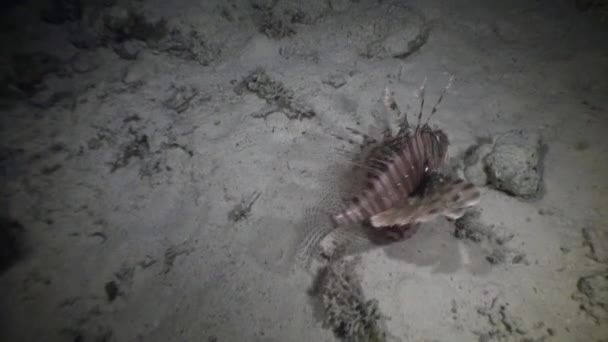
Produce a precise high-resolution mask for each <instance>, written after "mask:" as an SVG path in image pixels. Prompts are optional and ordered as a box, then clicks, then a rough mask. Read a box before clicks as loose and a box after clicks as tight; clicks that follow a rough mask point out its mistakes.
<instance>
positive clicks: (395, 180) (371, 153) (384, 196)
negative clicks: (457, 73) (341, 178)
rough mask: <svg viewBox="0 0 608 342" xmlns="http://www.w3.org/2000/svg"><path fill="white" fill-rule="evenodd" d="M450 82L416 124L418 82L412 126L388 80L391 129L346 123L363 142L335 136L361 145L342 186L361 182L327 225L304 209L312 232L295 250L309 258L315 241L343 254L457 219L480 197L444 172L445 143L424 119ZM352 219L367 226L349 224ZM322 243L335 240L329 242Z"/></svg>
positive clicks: (317, 245)
mask: <svg viewBox="0 0 608 342" xmlns="http://www.w3.org/2000/svg"><path fill="white" fill-rule="evenodd" d="M451 83H452V79H450V82H449V83H448V85H447V86H446V87H445V88H444V89H443V91H442V92H441V94H440V95H439V98H438V99H437V101H436V103H435V104H434V105H433V107H432V109H431V112H430V114H429V115H428V117H427V119H426V122H425V123H424V124H422V123H421V122H422V113H423V110H424V102H425V98H424V95H425V94H424V92H425V86H424V84H423V85H422V86H421V88H420V89H419V96H420V97H421V103H420V108H419V113H418V122H417V124H416V125H410V122H409V121H408V115H407V113H406V112H405V111H403V112H402V111H401V110H400V108H399V106H398V105H397V102H396V101H395V98H394V94H393V92H392V91H391V90H390V88H388V87H387V88H385V90H384V96H383V102H384V106H385V108H386V111H387V113H388V114H389V115H391V116H393V117H395V119H396V125H395V126H396V128H395V129H393V128H392V127H391V124H390V122H385V125H384V126H385V127H384V130H383V131H382V135H381V137H378V138H375V137H372V136H370V135H368V134H365V133H363V132H360V131H358V130H356V129H353V128H348V127H347V128H346V129H347V130H348V131H350V132H351V133H352V134H354V135H357V136H359V137H362V140H363V142H361V143H357V142H355V141H354V140H353V139H348V138H344V137H341V136H338V135H334V137H336V138H338V139H340V140H343V141H346V142H348V143H350V144H354V145H357V144H358V145H359V147H360V149H361V151H360V153H359V154H357V155H356V157H357V158H356V159H353V160H351V162H352V163H353V164H354V165H355V166H356V168H357V169H358V170H359V171H363V174H362V175H361V176H362V178H361V179H356V180H355V179H348V181H349V182H348V185H349V186H352V185H355V186H357V184H358V185H359V186H361V189H359V190H358V191H357V189H354V190H356V191H355V192H353V195H354V196H353V197H352V198H351V199H350V200H348V201H344V200H343V201H342V203H343V204H345V206H344V208H343V209H341V210H338V211H337V212H333V213H331V214H330V215H329V216H330V217H329V218H330V221H331V224H330V226H331V227H326V226H325V224H324V223H323V221H324V220H323V219H322V217H323V216H322V212H325V210H321V209H318V208H311V209H309V211H308V214H307V217H308V218H307V220H308V221H307V222H305V226H306V227H307V229H312V230H313V231H312V232H310V233H309V234H308V236H307V238H306V239H305V240H304V241H303V243H302V244H301V245H300V248H299V252H298V254H299V255H300V257H302V258H303V259H305V260H308V258H309V257H310V256H312V255H311V253H312V254H316V253H313V252H312V251H313V250H317V251H318V248H321V255H324V256H326V257H328V256H327V249H332V250H333V249H335V248H338V249H342V252H343V253H344V249H345V248H347V249H348V248H351V247H352V246H350V247H349V246H348V245H349V244H351V245H352V244H353V243H355V244H356V245H357V244H360V243H361V242H363V243H364V245H367V243H366V242H373V243H374V244H378V243H380V244H385V243H390V242H394V241H395V240H402V239H405V238H408V237H410V236H411V235H412V234H414V233H415V232H416V231H417V230H418V228H419V225H420V224H421V223H425V222H429V221H432V220H434V219H436V218H437V217H439V216H444V217H447V218H448V219H451V220H456V219H458V218H460V217H462V216H463V215H464V213H465V210H466V209H467V208H468V207H471V206H474V205H476V204H477V203H478V202H479V200H480V193H479V191H478V190H477V189H476V187H475V186H474V185H473V184H471V183H468V182H466V181H464V180H462V179H459V178H457V177H455V176H454V175H453V173H452V172H444V170H445V169H446V168H447V166H448V165H447V164H448V163H447V162H448V159H449V158H448V153H447V150H448V146H449V144H450V142H449V139H448V137H447V135H446V134H445V133H444V132H443V131H442V130H441V129H434V128H432V127H431V126H430V125H429V121H430V119H431V117H432V116H433V114H435V113H436V112H437V110H438V107H439V105H440V104H441V101H442V100H443V97H444V95H445V93H446V92H447V90H448V89H449V87H450V85H451ZM346 153H347V154H350V152H346ZM359 180H360V182H359ZM340 183H341V182H340ZM351 188H352V187H351ZM344 202H346V203H344ZM320 215H321V216H320ZM317 225H320V226H317ZM353 226H359V228H361V227H363V228H365V229H352V228H353ZM344 240H347V241H344ZM328 243H329V244H331V245H333V246H327V244H328ZM336 244H337V245H342V246H336ZM358 247H361V246H358ZM355 249H357V248H355ZM331 254H332V256H330V257H332V258H333V257H335V255H333V252H332V253H331Z"/></svg>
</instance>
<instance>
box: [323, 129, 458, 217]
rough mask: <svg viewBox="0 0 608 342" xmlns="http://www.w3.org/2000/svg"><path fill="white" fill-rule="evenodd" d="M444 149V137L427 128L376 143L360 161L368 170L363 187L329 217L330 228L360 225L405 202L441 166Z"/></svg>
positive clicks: (443, 159) (445, 141)
mask: <svg viewBox="0 0 608 342" xmlns="http://www.w3.org/2000/svg"><path fill="white" fill-rule="evenodd" d="M406 127H407V126H406ZM447 147H448V139H447V136H446V135H445V134H444V133H443V132H442V131H441V130H432V129H431V128H430V127H429V126H428V125H424V126H422V127H417V128H416V130H415V131H414V132H411V133H407V134H398V135H397V136H396V137H392V138H389V139H388V140H386V141H384V142H382V143H380V144H379V145H378V146H377V147H376V148H375V149H374V150H372V151H371V152H370V154H369V155H368V157H367V158H366V161H365V162H364V164H365V167H366V168H367V169H369V170H370V171H369V172H368V174H367V179H366V180H367V184H366V186H365V187H364V189H363V190H362V191H361V192H360V193H359V194H358V195H357V196H355V197H354V198H353V199H352V201H351V203H350V204H349V205H348V206H347V207H346V208H345V209H344V210H342V211H340V212H338V213H336V214H334V215H332V216H331V217H332V221H333V223H334V225H335V226H343V225H353V224H358V223H361V222H364V221H365V220H367V219H369V218H370V217H372V216H374V215H377V214H379V213H381V212H384V211H386V210H388V209H391V208H392V207H394V206H395V205H397V204H398V203H401V202H402V201H404V200H406V199H407V198H408V197H409V196H410V195H411V194H412V193H413V192H414V191H416V190H417V189H418V187H419V186H420V184H421V183H422V182H423V180H424V177H425V175H426V174H427V173H428V172H430V171H433V170H435V169H437V168H438V167H440V166H441V165H442V164H443V162H444V161H445V159H446V152H447Z"/></svg>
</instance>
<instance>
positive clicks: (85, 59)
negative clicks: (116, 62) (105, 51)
mask: <svg viewBox="0 0 608 342" xmlns="http://www.w3.org/2000/svg"><path fill="white" fill-rule="evenodd" d="M70 64H71V66H72V70H74V72H76V73H79V74H83V73H87V72H91V71H94V70H96V69H97V68H99V65H100V64H101V62H100V61H99V58H98V56H97V54H95V53H93V52H78V53H76V54H75V55H74V57H72V60H71V61H70Z"/></svg>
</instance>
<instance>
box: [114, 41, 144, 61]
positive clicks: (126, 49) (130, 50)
mask: <svg viewBox="0 0 608 342" xmlns="http://www.w3.org/2000/svg"><path fill="white" fill-rule="evenodd" d="M143 48H144V44H143V43H142V42H140V41H136V40H127V41H124V42H122V43H116V44H114V45H113V46H112V49H113V50H114V52H115V53H116V54H117V55H118V57H120V58H122V59H126V60H134V59H137V56H138V55H139V52H140V51H141V50H142V49H143Z"/></svg>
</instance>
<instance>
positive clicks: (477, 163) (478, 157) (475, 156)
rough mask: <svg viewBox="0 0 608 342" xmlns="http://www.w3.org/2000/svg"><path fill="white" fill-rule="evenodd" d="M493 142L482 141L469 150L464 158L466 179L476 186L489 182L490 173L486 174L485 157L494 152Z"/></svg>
mask: <svg viewBox="0 0 608 342" xmlns="http://www.w3.org/2000/svg"><path fill="white" fill-rule="evenodd" d="M492 148H493V146H492V144H490V143H481V144H479V145H477V146H474V147H473V148H472V149H470V150H469V151H467V154H466V156H465V158H464V165H465V168H464V176H465V177H466V179H467V180H468V181H469V182H471V183H473V184H475V185H476V186H485V185H486V184H488V175H487V174H486V170H485V164H484V159H485V158H486V156H487V155H488V154H490V152H492Z"/></svg>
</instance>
